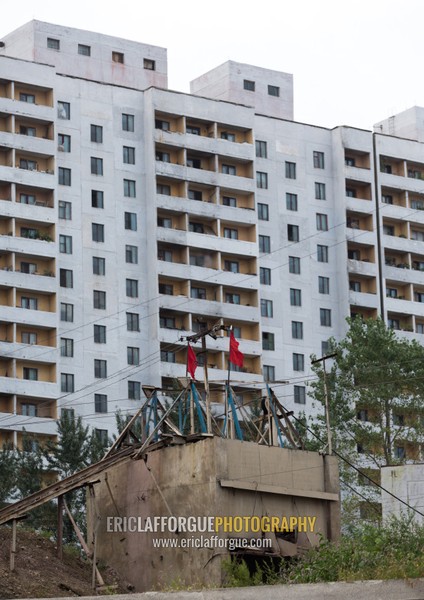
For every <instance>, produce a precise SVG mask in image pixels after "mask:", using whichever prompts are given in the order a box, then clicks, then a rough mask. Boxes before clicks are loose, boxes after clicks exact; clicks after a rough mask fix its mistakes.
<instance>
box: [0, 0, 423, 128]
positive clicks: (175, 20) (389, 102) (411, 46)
mask: <svg viewBox="0 0 424 600" xmlns="http://www.w3.org/2000/svg"><path fill="white" fill-rule="evenodd" d="M31 19H39V20H41V21H49V22H51V23H56V24H58V25H68V26H71V27H77V28H80V29H88V30H91V31H96V32H99V33H106V34H109V35H114V36H118V37H123V38H128V39H132V40H136V41H140V42H145V43H149V44H154V45H158V46H162V47H165V48H167V49H168V75H169V87H170V88H171V89H174V90H179V91H183V92H188V91H189V81H190V80H191V79H194V78H195V77H197V76H198V75H201V74H202V73H205V72H206V71H208V70H210V69H211V68H213V67H215V66H217V65H219V64H221V63H223V62H225V61H226V60H229V59H231V60H235V61H238V62H244V63H250V64H254V65H257V66H262V67H267V68H270V69H276V70H279V71H285V72H288V73H293V75H294V115H295V120H297V121H302V122H305V123H311V124H315V125H323V126H325V127H334V126H336V125H351V126H354V127H362V128H364V129H371V128H372V125H373V124H374V123H376V122H377V121H380V120H382V119H384V118H386V117H389V116H390V115H393V114H395V113H397V112H401V111H402V110H405V109H406V108H409V107H411V106H414V105H419V106H424V75H423V66H422V62H421V58H422V57H423V55H424V53H423V45H424V0H354V1H350V2H347V1H346V0H344V1H343V0H291V1H290V2H288V1H287V0H280V1H278V0H260V1H258V2H252V1H251V0H212V2H201V1H199V0H196V1H195V0H160V1H151V2H149V0H138V1H137V0H133V1H131V0H118V1H116V0H115V1H113V0H112V2H108V0H101V1H100V0H84V1H83V0H71V1H70V2H60V1H59V2H58V1H57V0H19V1H18V2H16V3H15V2H8V3H7V8H6V6H5V7H3V10H2V16H1V21H0V37H1V36H2V35H5V34H6V33H9V32H10V31H12V30H13V29H16V28H17V27H19V26H20V25H23V24H24V23H26V22H27V21H30V20H31Z"/></svg>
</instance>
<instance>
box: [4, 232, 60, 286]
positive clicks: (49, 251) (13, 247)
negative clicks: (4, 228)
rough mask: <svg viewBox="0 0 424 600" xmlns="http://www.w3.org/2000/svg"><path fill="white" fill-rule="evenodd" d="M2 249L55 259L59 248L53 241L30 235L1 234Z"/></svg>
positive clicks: (42, 272)
mask: <svg viewBox="0 0 424 600" xmlns="http://www.w3.org/2000/svg"><path fill="white" fill-rule="evenodd" d="M26 224H28V223H26ZM0 251H2V252H18V253H19V254H25V255H28V256H37V257H38V256H44V257H46V258H52V259H53V258H54V257H55V256H56V252H57V248H56V244H55V243H53V242H45V241H43V240H37V239H32V238H29V237H21V236H11V235H0ZM49 272H50V271H49ZM39 274H40V275H43V274H44V271H43V270H42V271H41V273H39Z"/></svg>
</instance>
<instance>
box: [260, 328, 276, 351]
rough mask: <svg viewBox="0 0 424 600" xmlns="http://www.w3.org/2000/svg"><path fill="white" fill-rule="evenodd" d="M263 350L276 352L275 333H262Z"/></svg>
mask: <svg viewBox="0 0 424 600" xmlns="http://www.w3.org/2000/svg"><path fill="white" fill-rule="evenodd" d="M262 349H263V350H275V339H274V334H273V333H269V331H263V332H262Z"/></svg>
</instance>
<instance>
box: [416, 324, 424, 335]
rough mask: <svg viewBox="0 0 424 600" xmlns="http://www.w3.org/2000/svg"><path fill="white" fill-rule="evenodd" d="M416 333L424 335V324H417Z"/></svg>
mask: <svg viewBox="0 0 424 600" xmlns="http://www.w3.org/2000/svg"><path fill="white" fill-rule="evenodd" d="M417 333H424V323H417Z"/></svg>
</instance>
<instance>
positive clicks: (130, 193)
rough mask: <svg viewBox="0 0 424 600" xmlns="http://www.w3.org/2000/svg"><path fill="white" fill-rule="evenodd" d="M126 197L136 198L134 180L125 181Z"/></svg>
mask: <svg viewBox="0 0 424 600" xmlns="http://www.w3.org/2000/svg"><path fill="white" fill-rule="evenodd" d="M124 196H125V197H126V198H135V181H134V180H133V179H124Z"/></svg>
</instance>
